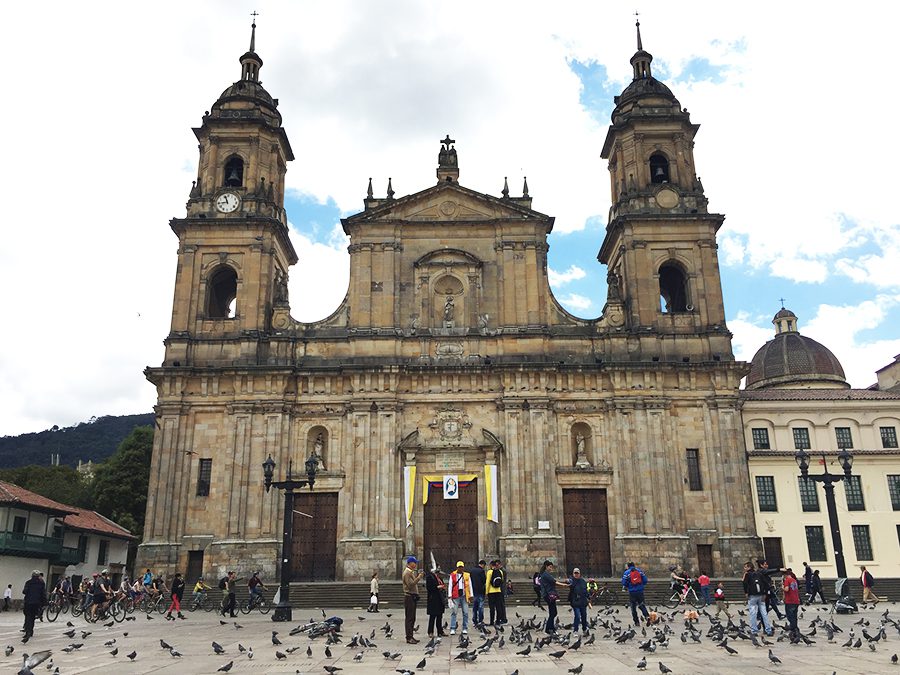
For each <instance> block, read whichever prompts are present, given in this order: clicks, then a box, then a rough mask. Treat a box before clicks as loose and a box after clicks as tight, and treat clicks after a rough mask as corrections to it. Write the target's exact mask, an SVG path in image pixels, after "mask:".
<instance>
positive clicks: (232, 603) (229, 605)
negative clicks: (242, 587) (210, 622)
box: [222, 570, 238, 619]
mask: <svg viewBox="0 0 900 675" xmlns="http://www.w3.org/2000/svg"><path fill="white" fill-rule="evenodd" d="M224 581H225V588H224V589H223V590H224V591H225V604H224V605H222V616H225V614H226V613H227V614H228V615H229V616H230V617H231V618H232V619H233V618H235V616H237V615H236V614H235V613H234V610H235V608H236V606H237V596H236V595H235V585H236V584H237V581H238V579H237V575H236V574H235V573H234V571H233V570H232V571H231V572H229V573H228V574H227V575H226V576H225V579H224Z"/></svg>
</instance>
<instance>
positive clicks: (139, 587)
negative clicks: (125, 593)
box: [131, 579, 146, 605]
mask: <svg viewBox="0 0 900 675" xmlns="http://www.w3.org/2000/svg"><path fill="white" fill-rule="evenodd" d="M145 592H146V589H145V588H144V580H143V579H135V580H134V583H133V584H131V599H132V600H133V601H134V604H135V605H137V604H138V603H139V602H140V601H141V599H142V598H143V596H144V593H145Z"/></svg>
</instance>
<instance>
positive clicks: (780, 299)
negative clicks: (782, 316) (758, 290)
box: [778, 298, 784, 309]
mask: <svg viewBox="0 0 900 675" xmlns="http://www.w3.org/2000/svg"><path fill="white" fill-rule="evenodd" d="M778 302H780V303H781V309H784V298H778Z"/></svg>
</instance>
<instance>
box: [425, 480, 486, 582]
mask: <svg viewBox="0 0 900 675" xmlns="http://www.w3.org/2000/svg"><path fill="white" fill-rule="evenodd" d="M424 525H425V532H424V535H425V537H424V539H425V542H424V543H425V550H424V551H423V552H422V554H423V555H424V557H425V559H424V561H423V563H424V564H425V565H428V566H430V565H431V557H430V554H434V560H435V562H436V563H437V564H438V566H439V567H440V568H441V569H442V570H444V571H445V572H450V571H451V570H454V569H456V562H457V561H458V560H462V561H463V562H465V563H466V566H467V567H470V566H473V565H474V564H475V563H476V562H478V489H477V486H476V484H475V481H472V482H471V483H469V484H468V485H466V486H465V487H460V489H459V499H444V492H443V489H442V488H441V486H440V485H438V486H431V485H429V488H428V503H426V504H425V512H424Z"/></svg>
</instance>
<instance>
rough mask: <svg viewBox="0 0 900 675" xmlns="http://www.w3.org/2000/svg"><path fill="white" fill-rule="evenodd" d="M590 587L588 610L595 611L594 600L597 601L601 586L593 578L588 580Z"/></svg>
mask: <svg viewBox="0 0 900 675" xmlns="http://www.w3.org/2000/svg"><path fill="white" fill-rule="evenodd" d="M587 587H588V609H593V607H594V600H596V599H597V593H599V592H600V585H599V584H598V583H597V580H596V579H594V578H593V577H591V578H590V579H588V580H587Z"/></svg>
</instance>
